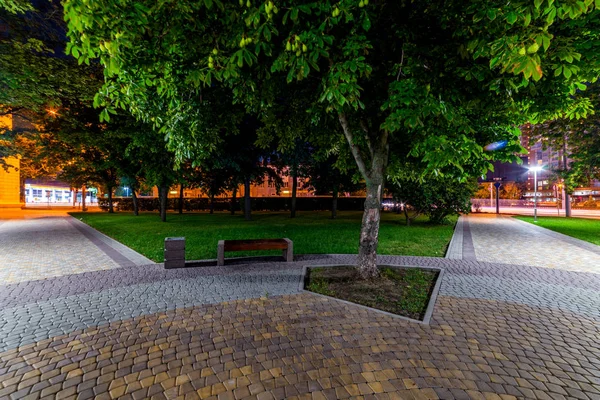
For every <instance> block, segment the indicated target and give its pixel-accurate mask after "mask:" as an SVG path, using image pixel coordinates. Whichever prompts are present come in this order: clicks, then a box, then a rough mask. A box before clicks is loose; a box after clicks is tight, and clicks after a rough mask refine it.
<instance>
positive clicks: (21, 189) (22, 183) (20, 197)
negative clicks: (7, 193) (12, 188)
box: [19, 175, 27, 204]
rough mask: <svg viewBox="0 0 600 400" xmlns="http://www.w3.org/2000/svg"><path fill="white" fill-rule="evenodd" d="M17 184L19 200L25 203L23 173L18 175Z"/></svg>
mask: <svg viewBox="0 0 600 400" xmlns="http://www.w3.org/2000/svg"><path fill="white" fill-rule="evenodd" d="M19 185H20V186H19V202H21V203H23V204H25V203H27V199H26V198H25V177H24V176H23V175H20V176H19Z"/></svg>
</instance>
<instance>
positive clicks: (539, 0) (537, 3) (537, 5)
mask: <svg viewBox="0 0 600 400" xmlns="http://www.w3.org/2000/svg"><path fill="white" fill-rule="evenodd" d="M543 2H544V0H533V5H534V6H535V8H537V9H538V10H539V9H540V7H541V6H542V3H543Z"/></svg>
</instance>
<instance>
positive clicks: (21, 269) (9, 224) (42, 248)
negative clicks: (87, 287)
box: [0, 216, 152, 287]
mask: <svg viewBox="0 0 600 400" xmlns="http://www.w3.org/2000/svg"><path fill="white" fill-rule="evenodd" d="M79 224H81V225H84V224H83V223H81V222H79V221H76V220H75V219H73V218H71V217H56V216H50V217H47V218H28V219H22V218H21V219H16V218H15V219H7V220H4V221H2V224H0V249H2V251H0V266H1V268H0V287H1V285H6V284H11V283H19V282H26V281H32V280H40V279H47V278H52V277H56V276H64V275H72V274H79V273H83V272H88V271H97V270H106V269H113V268H118V267H121V266H130V265H141V264H150V263H152V261H150V260H148V259H146V258H145V257H143V256H141V255H139V254H137V253H135V252H134V251H133V250H131V249H128V248H126V247H125V246H123V245H122V244H120V243H117V242H115V241H114V240H112V239H108V238H106V237H104V238H102V237H103V236H104V235H102V234H100V233H99V232H96V231H93V233H90V234H88V235H87V236H86V235H85V234H82V233H83V232H85V231H86V230H91V228H89V227H87V225H86V226H85V227H81V226H80V225H79ZM92 239H95V240H97V241H98V244H100V243H102V244H103V245H104V248H102V247H99V246H98V244H95V243H94V242H93V241H92ZM110 241H112V243H113V244H112V246H114V248H113V247H111V246H110V245H109V244H108V243H109V242H110Z"/></svg>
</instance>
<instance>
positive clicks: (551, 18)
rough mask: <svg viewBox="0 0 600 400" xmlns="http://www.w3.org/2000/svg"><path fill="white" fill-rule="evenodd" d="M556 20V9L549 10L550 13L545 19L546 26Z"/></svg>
mask: <svg viewBox="0 0 600 400" xmlns="http://www.w3.org/2000/svg"><path fill="white" fill-rule="evenodd" d="M555 18H556V8H553V9H552V10H550V12H549V13H548V16H547V17H546V22H547V23H548V24H552V23H553V22H554V19H555Z"/></svg>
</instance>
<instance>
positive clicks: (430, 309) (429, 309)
mask: <svg viewBox="0 0 600 400" xmlns="http://www.w3.org/2000/svg"><path fill="white" fill-rule="evenodd" d="M348 266H349V265H346V264H330V265H311V266H307V265H305V266H303V267H302V274H301V275H300V282H299V284H298V291H299V292H300V293H309V294H311V295H315V296H320V297H324V298H327V299H331V300H335V301H339V302H341V303H344V304H348V305H351V306H355V307H360V308H362V309H365V310H369V311H374V312H377V313H379V314H383V315H387V316H388V317H392V318H396V319H401V320H403V321H407V322H413V323H417V324H422V325H429V322H430V321H431V316H432V315H433V309H434V307H435V303H436V301H437V297H438V293H439V291H440V287H441V285H442V279H443V277H444V269H443V268H435V267H419V266H410V265H382V266H385V267H399V268H405V269H415V268H418V269H427V270H430V271H438V272H439V273H438V276H437V279H436V281H435V285H434V287H433V290H432V291H431V296H430V297H429V303H428V304H427V309H426V310H425V314H424V315H423V320H422V321H421V320H418V319H413V318H409V317H405V316H403V315H398V314H394V313H391V312H388V311H383V310H379V309H377V308H373V307H368V306H364V305H362V304H358V303H353V302H351V301H348V300H342V299H338V298H335V297H331V296H327V295H324V294H320V293H315V292H311V291H310V290H306V289H304V283H305V280H306V272H307V270H308V269H309V268H327V267H348Z"/></svg>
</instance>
